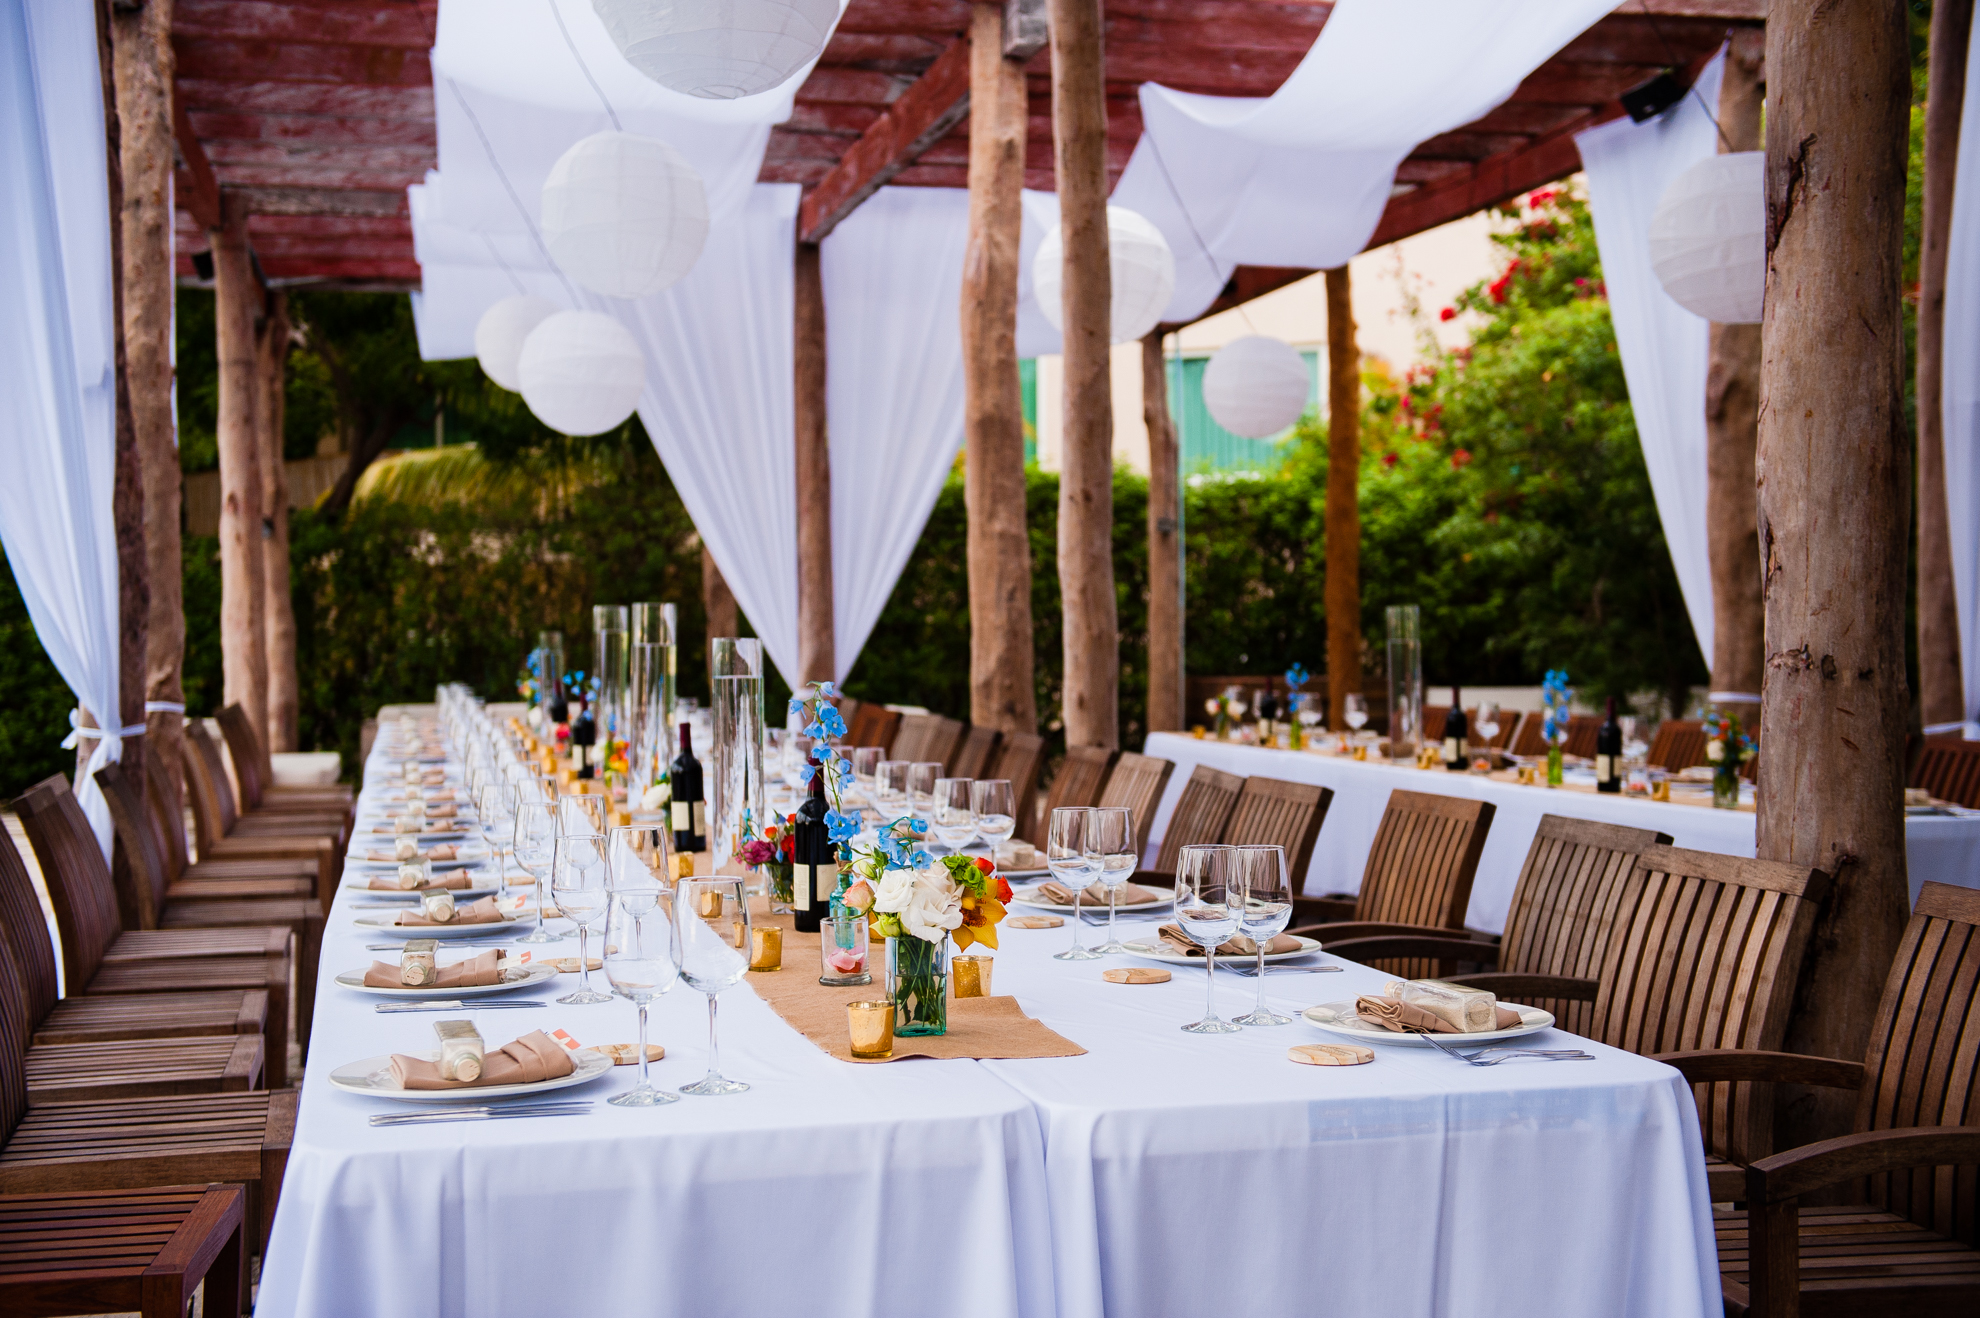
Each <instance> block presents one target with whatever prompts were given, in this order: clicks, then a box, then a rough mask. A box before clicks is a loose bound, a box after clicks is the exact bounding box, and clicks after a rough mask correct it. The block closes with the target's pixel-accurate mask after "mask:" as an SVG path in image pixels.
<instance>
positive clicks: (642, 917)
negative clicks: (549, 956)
mask: <svg viewBox="0 0 1980 1318" xmlns="http://www.w3.org/2000/svg"><path fill="white" fill-rule="evenodd" d="M635 831H639V832H647V833H657V832H658V830H655V829H644V830H633V829H623V830H614V836H613V839H612V846H611V850H612V856H613V864H612V884H611V899H612V914H611V918H610V920H609V921H608V922H607V924H606V935H605V943H606V946H605V978H606V979H607V980H608V981H609V982H610V983H611V985H612V991H613V992H614V993H617V994H618V995H619V996H620V997H622V998H627V999H629V1000H631V1001H632V1002H633V1003H634V1004H635V1005H637V1006H638V1008H639V1044H638V1048H639V1083H638V1084H637V1085H635V1086H633V1087H632V1088H631V1089H629V1090H627V1091H626V1092H625V1093H623V1094H619V1095H617V1096H616V1097H613V1098H609V1099H607V1100H605V1101H606V1102H608V1103H610V1104H611V1105H612V1106H613V1107H659V1106H660V1105H661V1104H663V1103H678V1102H680V1101H681V1096H680V1095H679V1094H673V1093H669V1092H667V1091H666V1090H664V1089H655V1088H654V1087H653V1083H652V1079H651V1077H650V1076H649V1074H648V1070H647V1061H646V1007H647V1004H648V1003H650V1002H652V1001H653V999H654V998H656V997H658V996H659V995H660V994H662V993H665V992H666V991H667V990H668V989H671V988H672V987H674V984H675V983H676V981H678V980H679V978H680V974H679V971H678V970H677V969H676V968H675V966H674V956H673V931H672V929H671V928H670V927H669V921H668V919H667V913H666V912H665V911H664V910H662V909H661V906H660V892H661V887H662V885H661V882H660V876H659V875H658V874H655V873H654V872H653V871H652V870H651V869H649V868H648V867H647V865H646V863H645V861H644V860H643V859H642V858H641V857H640V856H639V855H638V854H637V853H636V852H634V851H633V849H632V848H633V846H634V845H637V844H638V843H639V841H640V840H639V839H634V838H621V837H619V836H618V834H619V833H622V832H623V833H632V832H635Z"/></svg>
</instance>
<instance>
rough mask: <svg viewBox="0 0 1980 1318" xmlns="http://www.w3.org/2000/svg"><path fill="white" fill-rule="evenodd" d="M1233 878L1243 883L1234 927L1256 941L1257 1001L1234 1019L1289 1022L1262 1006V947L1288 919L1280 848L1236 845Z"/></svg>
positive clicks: (1244, 1022)
mask: <svg viewBox="0 0 1980 1318" xmlns="http://www.w3.org/2000/svg"><path fill="white" fill-rule="evenodd" d="M1236 866H1237V877H1238V878H1239V879H1240V880H1241V881H1242V882H1243V884H1244V913H1243V914H1242V915H1241V916H1239V917H1238V927H1239V928H1240V929H1241V930H1242V931H1243V933H1244V935H1245V937H1247V938H1249V939H1251V941H1253V942H1254V943H1256V944H1258V1001H1257V1003H1256V1004H1255V1005H1254V1006H1253V1008H1252V1010H1251V1014H1250V1015H1248V1016H1240V1017H1238V1018H1237V1023H1238V1024H1239V1025H1290V1024H1292V1017H1290V1016H1281V1015H1279V1014H1278V1013H1277V1012H1275V1011H1273V1010H1272V1009H1271V1008H1270V1007H1267V1006H1266V1005H1265V948H1266V945H1267V944H1269V943H1270V942H1271V941H1272V940H1273V939H1274V938H1277V937H1278V936H1279V935H1280V934H1282V933H1284V932H1285V929H1286V925H1287V924H1288V923H1289V922H1290V921H1291V920H1292V887H1291V885H1290V884H1289V883H1288V882H1287V880H1286V849H1285V848H1284V847H1255V846H1247V847H1239V848H1238V849H1237V855H1236Z"/></svg>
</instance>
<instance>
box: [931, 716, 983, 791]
mask: <svg viewBox="0 0 1980 1318" xmlns="http://www.w3.org/2000/svg"><path fill="white" fill-rule="evenodd" d="M925 717H927V718H928V719H929V720H930V723H929V729H928V745H927V751H926V755H925V757H924V758H926V759H930V760H933V761H935V762H936V763H937V764H939V765H941V766H942V776H943V777H945V778H961V777H969V776H973V775H965V774H959V773H957V772H956V771H955V763H956V752H957V751H958V750H960V749H961V748H962V741H963V733H964V732H966V731H967V730H968V725H967V724H965V723H964V722H963V721H962V720H961V719H953V718H947V717H944V716H943V715H941V714H929V715H926V716H925Z"/></svg>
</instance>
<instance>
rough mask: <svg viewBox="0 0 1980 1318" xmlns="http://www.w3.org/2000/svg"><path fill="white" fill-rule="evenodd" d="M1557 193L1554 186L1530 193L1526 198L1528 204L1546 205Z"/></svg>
mask: <svg viewBox="0 0 1980 1318" xmlns="http://www.w3.org/2000/svg"><path fill="white" fill-rule="evenodd" d="M1557 195H1558V194H1557V193H1556V192H1555V190H1554V189H1552V188H1542V189H1540V190H1539V191H1538V192H1534V193H1530V194H1529V195H1528V196H1527V198H1526V204H1527V205H1529V206H1545V205H1546V204H1547V203H1548V202H1550V201H1552V200H1553V199H1554V198H1555V196H1557Z"/></svg>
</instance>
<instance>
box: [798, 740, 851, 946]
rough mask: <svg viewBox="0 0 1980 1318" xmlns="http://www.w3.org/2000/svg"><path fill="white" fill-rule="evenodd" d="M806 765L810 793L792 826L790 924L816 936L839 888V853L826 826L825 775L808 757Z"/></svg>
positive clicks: (814, 761)
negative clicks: (809, 772)
mask: <svg viewBox="0 0 1980 1318" xmlns="http://www.w3.org/2000/svg"><path fill="white" fill-rule="evenodd" d="M805 763H807V764H809V765H810V766H811V792H810V794H809V795H807V796H806V797H805V798H804V800H803V801H802V802H800V803H799V804H798V808H797V823H795V824H793V825H792V826H791V852H792V864H791V923H792V924H793V925H795V926H796V928H797V931H798V932H799V933H802V934H815V933H817V932H818V929H819V924H820V922H821V921H822V920H823V919H824V918H825V914H826V910H827V908H828V907H829V906H830V905H831V901H832V893H833V891H834V890H835V889H837V888H838V886H839V864H838V861H839V852H838V848H837V847H836V846H834V845H833V843H832V830H831V829H830V828H828V827H826V824H825V813H826V809H827V807H826V804H825V771H824V770H823V769H821V768H820V767H819V766H818V762H817V761H816V760H814V759H812V758H811V757H810V755H808V754H807V755H806V756H805Z"/></svg>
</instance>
